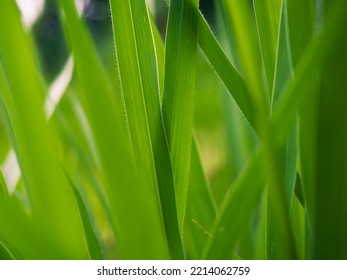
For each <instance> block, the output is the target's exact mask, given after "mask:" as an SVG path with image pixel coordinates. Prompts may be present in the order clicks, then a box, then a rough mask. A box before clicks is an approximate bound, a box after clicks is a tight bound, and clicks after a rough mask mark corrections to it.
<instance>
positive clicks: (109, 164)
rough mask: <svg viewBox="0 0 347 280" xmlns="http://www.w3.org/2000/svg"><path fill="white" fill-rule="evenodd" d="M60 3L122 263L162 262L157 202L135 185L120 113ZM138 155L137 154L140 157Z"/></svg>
mask: <svg viewBox="0 0 347 280" xmlns="http://www.w3.org/2000/svg"><path fill="white" fill-rule="evenodd" d="M59 3H60V6H61V8H62V11H63V18H64V19H65V27H66V30H67V33H68V36H69V40H70V44H71V47H72V51H73V55H74V58H75V64H76V72H77V75H78V79H79V85H80V91H81V92H80V93H81V99H82V101H83V104H84V107H85V111H86V114H87V117H88V120H89V122H90V125H91V128H92V132H93V137H94V139H95V143H96V147H97V152H98V156H99V159H100V162H101V167H102V173H103V175H104V177H105V180H106V190H107V193H108V194H109V199H110V208H111V211H112V213H113V215H114V224H113V227H114V230H115V232H116V240H117V244H118V245H119V247H120V251H121V254H122V257H123V258H126V259H162V258H164V259H166V258H168V251H167V245H166V237H165V231H164V230H163V225H162V220H161V213H160V211H158V209H159V208H160V206H159V205H158V204H159V201H158V199H157V197H156V195H155V191H154V190H153V189H150V188H148V187H146V186H149V185H148V181H147V182H146V181H145V182H143V183H140V181H139V179H138V177H137V174H138V173H137V172H136V168H135V164H134V161H133V157H132V155H131V153H130V149H129V145H128V143H127V142H126V133H125V130H124V127H123V125H122V124H121V120H122V117H120V116H121V110H120V107H119V106H117V105H119V104H117V103H116V102H115V96H114V92H113V91H112V87H111V85H110V83H109V81H108V79H107V75H106V74H105V71H104V70H103V67H102V65H101V64H100V61H99V59H98V56H97V54H96V52H95V49H94V47H93V45H92V43H91V38H90V37H89V34H88V33H87V32H86V29H85V26H84V24H83V22H82V20H81V19H79V18H78V15H77V11H76V8H75V7H74V5H73V2H70V1H60V2H59ZM121 6H122V5H121ZM119 11H121V10H119ZM122 26H123V25H122ZM125 26H126V25H125ZM127 36H128V35H127ZM134 73H136V72H134ZM130 76H131V75H130ZM130 76H129V77H130ZM132 81H133V80H132ZM95 93H98V94H95ZM106 131H107V133H105V132H106ZM141 154H142V151H141V152H140V153H139V155H141ZM149 174H152V173H149ZM132 205H136V207H133V206H132ZM146 229H147V230H146ZM138 248H143V249H142V250H139V249H138Z"/></svg>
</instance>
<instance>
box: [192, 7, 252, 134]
mask: <svg viewBox="0 0 347 280" xmlns="http://www.w3.org/2000/svg"><path fill="white" fill-rule="evenodd" d="M198 22H199V46H200V48H201V49H202V51H203V52H204V54H205V56H206V58H207V59H208V60H209V62H210V63H211V65H212V67H213V69H214V70H215V71H216V73H217V75H218V76H219V77H220V79H221V80H222V82H223V83H224V85H225V87H226V88H227V89H228V91H229V92H230V93H231V95H232V97H233V99H234V100H235V102H236V103H237V106H238V107H239V109H240V110H241V112H242V114H243V115H244V116H245V118H246V119H247V120H248V121H249V123H250V124H251V125H252V126H253V127H255V120H254V113H253V112H252V107H251V101H250V94H249V91H248V88H247V86H246V84H245V82H244V80H243V78H242V77H241V76H240V74H239V73H238V71H237V70H236V69H235V67H234V66H233V65H232V64H231V63H230V61H229V60H228V58H227V56H226V55H225V54H224V52H223V50H222V48H221V47H220V45H219V43H218V41H217V39H216V38H215V36H214V35H213V33H212V31H211V29H210V27H209V26H208V24H207V22H206V20H205V19H204V17H203V15H202V14H201V13H200V12H199V15H198Z"/></svg>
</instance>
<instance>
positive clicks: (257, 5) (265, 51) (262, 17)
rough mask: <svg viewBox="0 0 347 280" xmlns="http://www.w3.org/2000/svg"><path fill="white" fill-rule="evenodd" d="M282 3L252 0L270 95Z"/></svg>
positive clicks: (273, 0) (280, 0)
mask: <svg viewBox="0 0 347 280" xmlns="http://www.w3.org/2000/svg"><path fill="white" fill-rule="evenodd" d="M282 2H283V1H282V0H253V5H254V11H255V17H256V22H257V29H258V36H259V40H260V46H261V51H262V58H263V62H264V66H265V71H266V77H267V85H268V89H269V93H270V94H272V88H273V82H274V77H275V67H276V60H277V51H278V42H279V34H280V33H279V31H280V23H281V14H282Z"/></svg>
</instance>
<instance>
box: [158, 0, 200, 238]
mask: <svg viewBox="0 0 347 280" xmlns="http://www.w3.org/2000/svg"><path fill="white" fill-rule="evenodd" d="M197 5H198V1H197V0H172V1H171V3H170V8H169V18H168V27H167V33H166V41H165V44H166V45H165V46H166V49H165V78H164V99H163V112H164V116H165V128H166V132H167V136H168V141H169V147H170V154H171V159H172V166H173V171H174V181H175V194H176V203H177V213H178V222H179V226H180V230H181V232H182V230H183V223H184V216H185V207H186V199H187V192H188V183H189V168H190V166H189V165H190V156H191V143H192V126H193V105H194V92H195V78H196V77H195V76H196V62H197V61H196V60H197V47H198V22H197Z"/></svg>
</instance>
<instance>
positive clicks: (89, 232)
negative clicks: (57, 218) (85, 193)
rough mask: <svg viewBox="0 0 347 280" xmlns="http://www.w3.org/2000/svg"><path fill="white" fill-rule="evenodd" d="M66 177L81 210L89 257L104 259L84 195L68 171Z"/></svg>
mask: <svg viewBox="0 0 347 280" xmlns="http://www.w3.org/2000/svg"><path fill="white" fill-rule="evenodd" d="M66 177H67V179H68V180H69V183H70V186H71V189H72V191H73V193H74V195H75V199H76V202H77V205H78V209H79V212H80V216H81V221H82V224H83V229H84V236H85V239H86V243H87V247H88V252H89V257H90V259H91V260H103V259H104V255H103V252H102V248H101V244H100V242H99V240H98V238H97V236H96V233H95V230H94V228H93V225H92V222H91V220H90V217H89V213H88V210H87V207H86V205H85V203H84V201H83V199H82V196H81V194H80V192H79V190H78V189H77V187H76V186H75V184H74V183H73V182H72V180H71V178H70V177H69V176H68V174H67V173H66Z"/></svg>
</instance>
